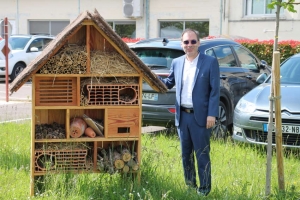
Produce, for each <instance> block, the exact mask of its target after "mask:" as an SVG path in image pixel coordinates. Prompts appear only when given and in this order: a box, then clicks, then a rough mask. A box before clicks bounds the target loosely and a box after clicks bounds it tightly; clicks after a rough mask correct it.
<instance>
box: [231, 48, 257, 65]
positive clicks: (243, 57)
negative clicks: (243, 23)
mask: <svg viewBox="0 0 300 200" xmlns="http://www.w3.org/2000/svg"><path fill="white" fill-rule="evenodd" d="M234 50H235V52H236V54H237V56H238V59H239V61H240V64H241V66H242V68H246V69H251V70H257V60H256V58H255V57H254V56H253V55H252V54H251V53H250V52H248V51H247V50H246V49H244V48H242V47H241V46H234Z"/></svg>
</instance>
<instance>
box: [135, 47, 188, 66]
mask: <svg viewBox="0 0 300 200" xmlns="http://www.w3.org/2000/svg"><path fill="white" fill-rule="evenodd" d="M133 51H134V52H135V54H136V55H137V56H138V57H139V58H140V59H141V60H142V61H143V63H145V65H147V66H148V67H149V68H150V69H151V70H158V69H166V68H167V69H170V68H171V63H172V60H173V59H174V58H177V57H179V56H182V55H184V52H183V51H181V50H172V49H165V48H136V49H133Z"/></svg>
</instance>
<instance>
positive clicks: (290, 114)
mask: <svg viewBox="0 0 300 200" xmlns="http://www.w3.org/2000/svg"><path fill="white" fill-rule="evenodd" d="M270 86H271V76H269V77H268V78H267V79H266V81H265V82H264V83H263V84H261V85H260V86H258V87H256V88H254V89H253V90H251V91H250V92H249V93H247V94H246V95H245V96H244V97H242V98H241V99H240V101H239V102H238V104H237V106H236V107H235V110H234V120H233V136H232V137H233V139H234V140H236V141H241V142H247V143H254V144H262V145H266V144H267V135H268V125H267V124H268V121H269V110H270V108H269V96H270ZM280 90H281V117H282V142H283V146H285V147H291V148H292V147H297V148H299V147H300V106H299V102H300V54H296V55H294V56H292V57H290V58H289V59H287V60H285V61H284V62H283V63H282V64H281V67H280ZM272 138H273V141H272V143H273V145H275V134H274V132H273V137H272Z"/></svg>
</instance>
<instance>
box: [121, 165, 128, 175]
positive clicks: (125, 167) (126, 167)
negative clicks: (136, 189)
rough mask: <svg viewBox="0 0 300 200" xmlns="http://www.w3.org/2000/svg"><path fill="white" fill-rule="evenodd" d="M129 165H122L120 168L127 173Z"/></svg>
mask: <svg viewBox="0 0 300 200" xmlns="http://www.w3.org/2000/svg"><path fill="white" fill-rule="evenodd" d="M129 169H130V168H129V166H128V165H126V164H125V165H124V167H123V169H122V171H123V172H124V173H127V172H129Z"/></svg>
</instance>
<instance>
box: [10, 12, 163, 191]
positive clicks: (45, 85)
mask: <svg viewBox="0 0 300 200" xmlns="http://www.w3.org/2000/svg"><path fill="white" fill-rule="evenodd" d="M30 78H31V79H32V128H31V130H32V131H31V172H30V176H31V179H30V180H31V181H30V195H34V187H35V185H34V184H35V178H37V177H39V176H44V175H46V174H48V173H65V172H72V173H83V172H87V173H115V172H120V173H136V174H139V170H140V168H141V105H142V101H141V97H142V81H143V79H144V80H145V81H147V82H148V84H149V85H150V86H151V87H152V88H153V89H155V90H156V91H159V92H166V88H165V86H164V85H163V84H162V83H161V82H160V81H158V78H157V76H156V75H154V74H153V73H151V71H150V70H149V68H148V67H147V66H145V65H144V64H143V63H142V62H141V61H140V59H139V58H138V57H137V56H136V55H135V54H134V52H133V51H131V50H130V49H129V48H128V46H127V44H125V43H124V42H123V41H122V40H121V38H120V37H119V36H118V35H117V34H115V32H114V31H113V30H112V29H111V27H110V26H109V25H108V24H107V23H106V22H105V20H104V19H103V18H102V17H101V16H100V14H99V13H98V12H97V10H95V11H94V13H93V14H91V13H90V12H88V11H86V12H83V13H81V14H80V15H79V16H78V17H77V18H76V19H75V20H74V21H73V22H71V23H70V24H69V25H68V26H67V27H66V28H65V29H64V30H63V31H62V32H61V33H60V34H59V35H57V37H56V38H55V39H54V40H53V41H52V42H50V43H49V45H48V46H47V47H46V48H45V49H44V50H43V52H42V54H41V55H40V56H38V57H37V58H36V59H35V60H34V61H32V63H30V64H29V65H28V66H27V68H26V69H25V70H23V71H22V73H21V74H20V75H19V76H18V77H17V78H16V79H15V80H14V81H13V82H12V83H11V85H10V91H11V92H14V91H17V90H18V89H19V88H20V87H21V86H22V85H23V84H24V83H25V82H26V81H27V80H29V79H30Z"/></svg>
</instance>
